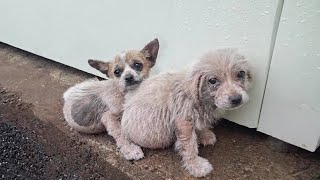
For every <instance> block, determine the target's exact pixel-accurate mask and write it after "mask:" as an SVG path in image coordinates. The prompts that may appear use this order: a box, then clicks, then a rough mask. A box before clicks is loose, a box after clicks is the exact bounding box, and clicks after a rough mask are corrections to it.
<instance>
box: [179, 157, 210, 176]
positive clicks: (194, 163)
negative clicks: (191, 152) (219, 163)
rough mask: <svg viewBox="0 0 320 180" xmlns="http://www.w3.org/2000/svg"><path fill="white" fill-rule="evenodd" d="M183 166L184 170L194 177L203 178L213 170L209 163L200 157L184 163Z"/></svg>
mask: <svg viewBox="0 0 320 180" xmlns="http://www.w3.org/2000/svg"><path fill="white" fill-rule="evenodd" d="M184 166H185V168H186V170H187V171H188V172H189V173H190V174H191V175H193V176H195V177H204V176H206V175H208V174H209V173H210V172H211V171H212V170H213V167H212V165H211V164H210V163H209V161H208V160H207V159H205V158H202V157H196V158H195V159H192V160H189V161H186V162H185V164H184Z"/></svg>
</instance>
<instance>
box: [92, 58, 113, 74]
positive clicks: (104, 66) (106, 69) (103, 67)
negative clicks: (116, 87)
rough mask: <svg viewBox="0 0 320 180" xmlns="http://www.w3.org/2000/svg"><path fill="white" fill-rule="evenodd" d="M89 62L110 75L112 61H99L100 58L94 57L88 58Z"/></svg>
mask: <svg viewBox="0 0 320 180" xmlns="http://www.w3.org/2000/svg"><path fill="white" fill-rule="evenodd" d="M88 64H89V65H90V66H91V67H93V68H95V69H97V70H98V71H100V72H102V73H103V74H105V75H106V76H107V77H110V76H109V70H110V62H103V61H99V60H93V59H89V60H88Z"/></svg>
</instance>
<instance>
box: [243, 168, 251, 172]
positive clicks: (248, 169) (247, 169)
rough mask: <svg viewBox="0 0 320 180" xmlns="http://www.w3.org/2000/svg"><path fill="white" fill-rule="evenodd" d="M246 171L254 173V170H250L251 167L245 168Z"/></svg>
mask: <svg viewBox="0 0 320 180" xmlns="http://www.w3.org/2000/svg"><path fill="white" fill-rule="evenodd" d="M244 171H245V172H252V171H253V169H252V168H250V167H245V168H244Z"/></svg>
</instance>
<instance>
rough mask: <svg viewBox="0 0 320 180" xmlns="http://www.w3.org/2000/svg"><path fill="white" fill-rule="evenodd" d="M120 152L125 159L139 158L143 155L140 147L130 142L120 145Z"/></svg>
mask: <svg viewBox="0 0 320 180" xmlns="http://www.w3.org/2000/svg"><path fill="white" fill-rule="evenodd" d="M120 152H121V154H122V156H123V157H124V158H125V159H126V160H139V159H142V158H143V157H144V154H143V151H142V149H141V148H140V147H139V146H137V145H135V144H132V143H130V144H128V145H124V146H122V147H121V148H120Z"/></svg>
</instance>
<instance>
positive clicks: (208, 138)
mask: <svg viewBox="0 0 320 180" xmlns="http://www.w3.org/2000/svg"><path fill="white" fill-rule="evenodd" d="M198 134H199V139H200V144H202V145H204V146H207V145H214V144H215V143H216V142H217V138H216V135H215V134H214V133H213V132H212V131H211V130H210V129H209V128H207V127H206V128H204V129H203V130H201V131H199V132H198Z"/></svg>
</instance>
